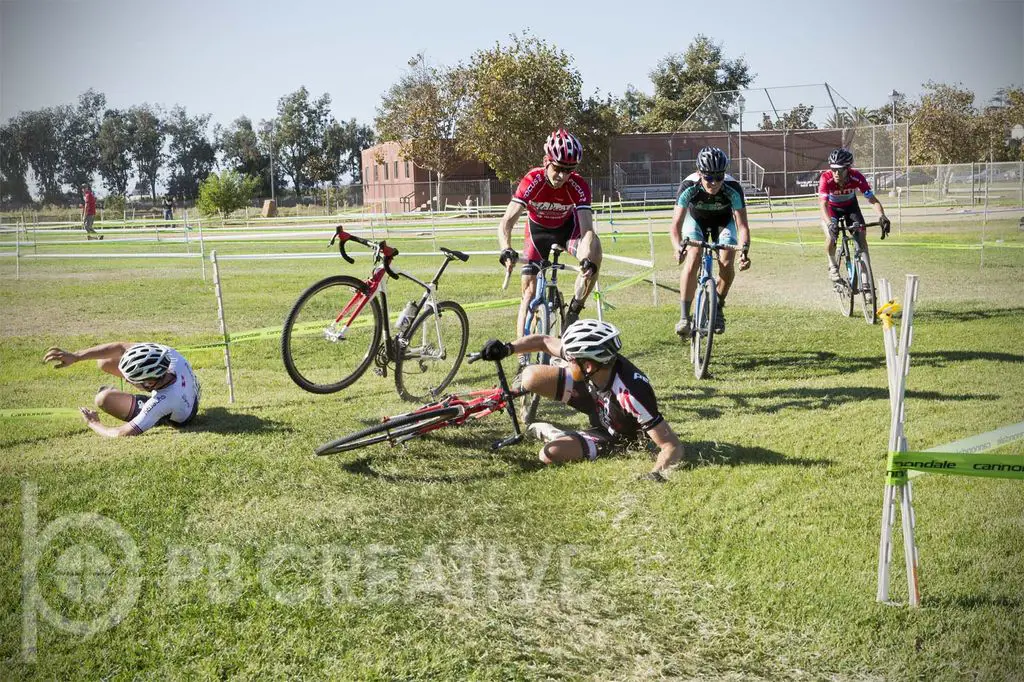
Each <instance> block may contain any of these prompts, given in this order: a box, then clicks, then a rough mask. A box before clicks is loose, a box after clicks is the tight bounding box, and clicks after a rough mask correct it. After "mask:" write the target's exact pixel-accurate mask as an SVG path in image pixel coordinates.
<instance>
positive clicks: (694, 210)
mask: <svg viewBox="0 0 1024 682" xmlns="http://www.w3.org/2000/svg"><path fill="white" fill-rule="evenodd" d="M676 204H677V205H678V206H682V207H684V208H686V209H687V211H688V212H689V213H690V214H692V215H693V217H694V219H695V220H696V221H697V222H699V223H703V222H704V221H710V222H714V223H722V224H725V223H728V222H729V221H731V220H732V212H733V211H738V210H740V209H742V208H743V207H744V206H746V203H745V202H744V199H743V187H742V186H740V183H738V182H736V179H735V178H733V177H732V176H731V175H726V176H725V182H724V183H723V184H722V189H721V190H719V192H718V193H717V194H708V193H707V192H706V191H705V190H704V187H703V186H702V185H701V183H700V174H699V173H693V174H692V175H689V176H687V177H686V179H685V180H683V182H682V184H681V185H679V198H678V199H676Z"/></svg>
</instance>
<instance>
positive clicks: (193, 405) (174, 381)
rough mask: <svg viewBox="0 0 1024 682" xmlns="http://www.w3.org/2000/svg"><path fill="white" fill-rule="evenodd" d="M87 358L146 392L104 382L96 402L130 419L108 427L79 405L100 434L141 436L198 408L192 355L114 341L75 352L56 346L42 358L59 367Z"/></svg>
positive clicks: (192, 414)
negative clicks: (120, 388) (189, 357)
mask: <svg viewBox="0 0 1024 682" xmlns="http://www.w3.org/2000/svg"><path fill="white" fill-rule="evenodd" d="M83 360H95V361H96V366H97V367H98V368H99V369H100V370H102V371H104V372H106V373H107V374H111V375H113V376H115V377H117V378H119V379H124V380H125V381H127V382H128V383H129V384H131V385H132V386H134V387H136V388H139V389H142V390H143V391H145V392H146V393H145V394H137V393H127V392H125V391H119V390H117V389H116V388H114V387H112V386H100V390H99V392H98V393H97V394H96V398H95V403H96V407H98V408H99V409H101V410H103V411H104V412H106V413H107V414H109V415H110V416H112V417H115V418H117V419H119V420H121V421H122V422H125V423H124V424H122V425H120V426H117V427H111V426H104V425H103V424H101V423H100V418H99V415H98V414H97V413H96V412H95V411H94V410H90V409H89V408H87V407H82V408H79V411H80V412H81V413H82V418H83V419H84V420H85V423H86V425H87V426H88V427H89V428H90V429H92V430H93V431H95V432H96V433H98V434H99V435H101V436H107V437H108V438H118V437H122V436H137V435H139V434H140V433H142V432H143V431H147V430H149V429H151V428H152V427H154V426H160V425H163V424H168V425H170V426H177V427H180V426H184V425H185V424H187V423H189V422H190V421H191V420H192V418H193V417H195V416H196V412H197V411H198V410H199V396H200V388H199V381H198V380H197V379H196V375H195V373H194V372H193V371H192V366H191V365H189V363H188V360H186V359H185V358H184V357H182V355H181V353H179V352H178V351H176V350H174V349H173V348H170V347H168V346H164V345H161V344H159V343H128V342H122V341H115V342H113V343H104V344H100V345H99V346H93V347H92V348H86V349H85V350H80V351H77V352H74V353H72V352H69V351H66V350H64V349H63V348H57V347H51V348H48V349H47V350H46V355H44V356H43V362H46V363H53V367H54V369H61V368H63V367H69V366H70V365H73V364H75V363H76V362H82V361H83Z"/></svg>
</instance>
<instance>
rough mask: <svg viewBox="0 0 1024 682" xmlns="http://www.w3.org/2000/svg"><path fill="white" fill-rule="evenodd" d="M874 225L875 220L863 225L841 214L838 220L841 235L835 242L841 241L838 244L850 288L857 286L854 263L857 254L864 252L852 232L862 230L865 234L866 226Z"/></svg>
mask: <svg viewBox="0 0 1024 682" xmlns="http://www.w3.org/2000/svg"><path fill="white" fill-rule="evenodd" d="M876 225H878V222H877V221H876V222H871V223H866V224H864V225H861V224H859V223H852V222H851V221H850V217H849V216H843V218H842V220H840V221H839V236H841V237H842V239H841V240H839V239H837V242H838V241H841V244H839V245H838V246H839V248H840V249H841V253H842V255H843V257H844V261H845V263H846V284H847V285H848V286H849V287H850V289H851V290H856V288H857V268H856V266H855V264H854V263H855V261H856V259H857V256H859V255H860V254H862V253H864V249H862V248H861V246H860V242H859V241H858V240H857V239H856V238H855V237H854V236H853V234H852V233H853V232H859V231H860V230H864V233H865V235H867V228H869V227H875V226H876ZM865 239H866V236H865ZM850 242H853V245H854V249H853V257H852V258H851V257H850Z"/></svg>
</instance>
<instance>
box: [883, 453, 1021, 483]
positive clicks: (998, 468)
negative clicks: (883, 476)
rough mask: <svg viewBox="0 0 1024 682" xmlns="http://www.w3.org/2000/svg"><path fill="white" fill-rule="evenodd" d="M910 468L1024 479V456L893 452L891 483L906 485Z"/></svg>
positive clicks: (941, 472) (890, 459)
mask: <svg viewBox="0 0 1024 682" xmlns="http://www.w3.org/2000/svg"><path fill="white" fill-rule="evenodd" d="M910 470H915V471H926V472H928V473H930V474H952V475H955V476H980V477H983V478H1012V479H1017V480H1022V481H1024V457H1021V456H1019V455H975V454H959V453H950V452H890V453H889V483H890V484H893V485H902V484H903V483H905V482H906V480H907V475H906V472H907V471H910Z"/></svg>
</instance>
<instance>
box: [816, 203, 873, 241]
mask: <svg viewBox="0 0 1024 682" xmlns="http://www.w3.org/2000/svg"><path fill="white" fill-rule="evenodd" d="M825 210H826V212H827V213H828V215H829V217H830V218H838V219H839V220H840V221H842V220H843V218H846V219H847V222H848V224H849V225H860V226H861V229H864V227H863V226H864V214H863V213H861V211H860V206H859V205H858V204H857V200H856V199H854V200H853V201H852V202H850V203H849V204H848V205H846V206H832V205H831V204H827V205H826V206H825ZM858 231H859V230H858ZM826 232H827V233H828V236H829V239H838V238H839V228H837V227H833V226H832V224H831V223H829V225H828V227H827V228H826Z"/></svg>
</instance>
